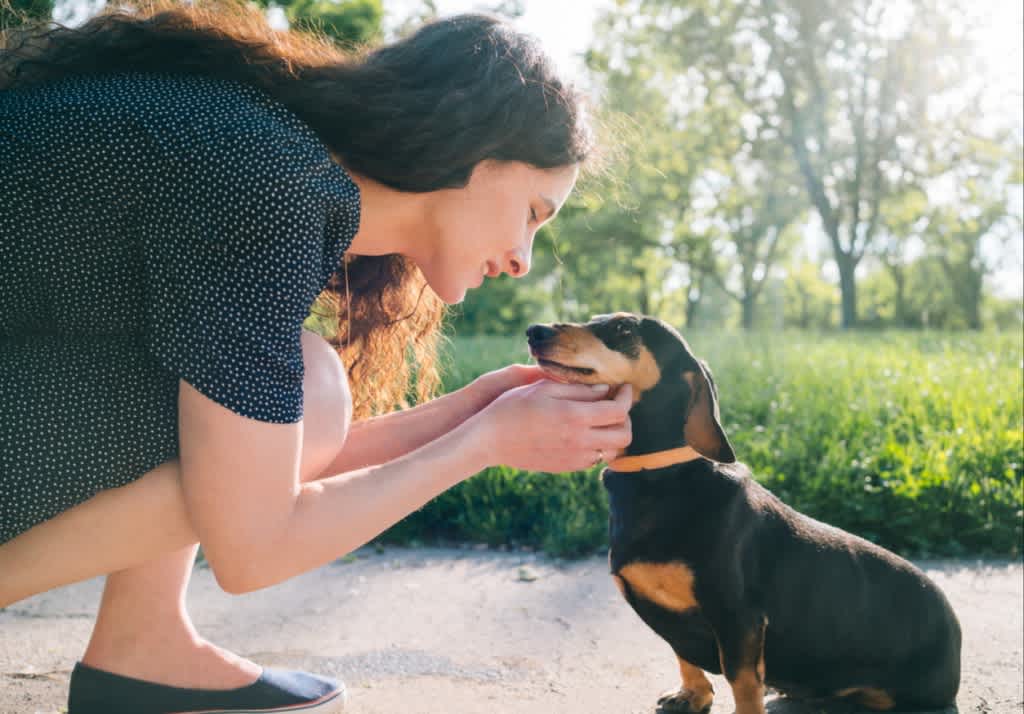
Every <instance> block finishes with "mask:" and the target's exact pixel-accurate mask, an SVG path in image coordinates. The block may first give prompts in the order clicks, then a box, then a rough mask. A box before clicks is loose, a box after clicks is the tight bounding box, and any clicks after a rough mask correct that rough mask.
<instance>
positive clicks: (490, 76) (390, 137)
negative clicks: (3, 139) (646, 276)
mask: <svg viewBox="0 0 1024 714" xmlns="http://www.w3.org/2000/svg"><path fill="white" fill-rule="evenodd" d="M3 2H4V0H0V3H3ZM52 24H53V25H55V26H54V27H51V26H50V25H51V23H44V22H42V21H38V20H31V19H29V18H27V17H26V18H24V19H23V21H22V24H20V25H14V26H12V27H9V28H7V29H6V30H4V31H3V32H2V33H0V90H6V89H13V88H22V87H28V86H31V85H33V84H37V83H40V82H45V81H47V80H50V79H53V78H57V77H61V76H65V75H72V74H78V75H81V74H95V73H103V72H114V71H118V70H125V69H131V70H136V71H146V70H153V71H160V72H181V73H191V74H200V75H204V76H213V77H222V78H229V79H234V80H239V81H242V82H245V83H247V84H249V85H253V86H255V87H258V88H259V89H261V90H263V91H264V92H266V93H267V94H268V95H270V96H271V97H272V98H274V99H276V100H277V101H279V102H281V103H282V104H283V105H285V106H286V107H288V109H290V110H291V111H292V112H294V113H295V114H296V115H297V116H298V117H299V118H300V119H302V120H303V121H304V122H306V123H307V124H308V125H309V126H310V127H311V128H312V129H313V130H314V131H315V132H316V133H317V134H318V136H319V137H320V139H321V140H322V141H323V143H324V144H325V145H326V146H327V147H328V148H329V149H330V151H331V153H332V155H334V157H335V158H336V159H337V160H339V161H340V162H341V163H342V164H343V165H344V166H346V167H348V168H350V169H352V170H353V171H356V172H358V173H361V174H363V175H366V176H369V177H371V178H373V179H375V180H377V181H380V182H381V183H384V184H386V185H388V186H391V187H393V188H395V189H398V190H402V191H410V192H424V191H434V190H438V189H444V188H459V187H462V186H465V185H466V183H467V182H468V181H469V177H470V174H471V173H472V171H473V168H474V166H476V164H477V163H479V162H480V161H482V160H484V159H494V160H499V161H521V162H525V163H527V164H530V165H532V166H535V167H537V168H555V167H561V166H567V165H572V164H583V163H584V160H585V159H586V158H587V156H588V154H589V153H590V151H591V149H592V139H591V133H590V131H589V129H588V123H587V121H586V117H585V112H584V106H585V104H584V101H583V98H582V96H581V95H580V94H578V93H577V92H576V91H575V90H574V89H573V88H572V87H571V86H569V85H567V84H566V83H564V82H563V81H562V80H561V79H560V78H559V77H558V75H557V72H556V71H555V68H554V65H553V63H552V62H551V61H550V59H549V58H548V57H547V56H546V55H545V53H544V52H543V51H542V49H541V48H540V46H539V44H538V43H537V42H536V40H534V39H533V38H532V37H530V36H529V35H525V34H522V33H520V32H518V31H516V30H515V29H514V28H512V27H511V26H510V25H508V24H507V23H505V22H503V21H502V20H500V19H498V18H496V17H492V16H489V15H485V14H465V15H458V16H454V17H448V18H443V19H439V20H436V21H433V22H430V23H428V24H426V25H424V26H423V27H422V28H420V29H419V30H418V31H416V32H415V33H413V34H412V35H410V36H408V37H406V38H404V39H401V40H399V41H397V42H394V43H392V44H388V45H384V46H381V47H377V48H374V49H370V48H361V49H358V48H357V49H355V50H349V51H346V50H343V49H341V48H340V47H339V46H338V45H337V44H336V43H335V42H334V41H333V40H332V39H330V38H329V37H327V36H326V35H324V34H322V33H318V32H316V31H309V32H304V31H300V30H296V29H293V30H289V31H279V30H275V29H274V28H272V27H271V26H270V25H269V24H268V22H267V19H266V17H265V15H264V14H263V12H262V11H261V10H260V9H259V8H258V7H256V6H255V5H252V4H249V3H246V2H245V1H244V0H194V2H191V3H188V4H184V3H181V2H180V1H179V0H131V1H129V2H120V3H116V2H112V3H111V4H109V5H108V6H107V7H105V8H104V9H103V10H102V11H101V12H100V13H99V14H98V15H96V16H94V17H93V18H91V19H90V20H88V21H87V22H86V23H84V24H83V25H81V26H80V27H77V28H69V27H66V26H64V25H61V24H59V23H52ZM345 274H347V278H346V277H345ZM346 280H347V281H348V285H347V287H348V288H349V290H348V294H349V296H350V299H351V312H350V313H349V312H348V310H347V308H346V301H345V287H346ZM314 314H315V315H318V316H321V317H324V316H327V318H328V321H329V323H330V324H331V325H332V326H333V328H334V329H332V330H331V331H330V332H332V333H333V334H327V335H325V336H326V337H328V339H329V340H331V342H332V343H333V344H334V345H335V348H336V349H337V351H338V353H339V355H341V357H342V358H343V360H344V361H345V363H346V365H347V367H348V370H349V374H350V376H351V378H352V392H353V398H354V403H355V414H356V417H357V418H359V417H363V416H366V415H368V414H371V413H374V412H379V411H387V410H390V409H391V408H393V407H395V406H396V405H404V404H405V403H406V397H407V396H408V395H409V392H410V388H411V385H413V383H415V390H416V394H417V396H418V398H420V399H426V398H429V397H430V396H432V394H433V393H434V392H435V391H436V389H437V386H438V384H439V376H438V370H437V345H438V339H439V336H440V327H441V324H442V322H443V318H444V315H445V306H444V303H443V302H442V301H441V300H440V299H439V298H438V297H437V296H436V295H434V294H433V292H432V291H430V290H429V289H427V285H426V281H425V280H424V278H423V275H422V274H421V273H420V271H419V269H418V268H417V267H416V265H415V264H414V263H412V261H411V260H409V259H408V258H405V257H404V256H401V255H386V256H352V257H350V258H346V270H345V271H344V274H343V271H341V270H339V271H338V274H336V275H335V276H334V277H333V278H332V279H331V281H330V282H329V284H328V286H327V288H326V289H325V291H324V293H323V294H322V295H321V296H320V297H319V298H318V300H317V302H316V303H315V304H314ZM410 353H411V356H412V364H410V360H409V356H410ZM413 365H414V366H415V370H414V369H413Z"/></svg>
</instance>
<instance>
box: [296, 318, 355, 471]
mask: <svg viewBox="0 0 1024 714" xmlns="http://www.w3.org/2000/svg"><path fill="white" fill-rule="evenodd" d="M302 361H303V365H304V367H305V372H306V374H305V377H304V379H303V383H302V389H303V420H302V421H303V428H302V461H303V464H302V473H303V477H304V480H305V479H308V478H315V477H316V476H317V475H319V474H320V472H321V471H322V470H323V469H325V468H326V467H327V466H328V465H330V463H331V461H333V460H334V457H335V456H336V455H337V454H338V452H339V451H341V448H342V447H343V446H344V444H345V439H346V437H347V436H348V431H349V427H350V426H351V425H352V393H351V391H350V390H349V385H348V375H347V374H346V372H345V365H344V363H342V361H341V357H339V356H338V353H337V352H335V350H334V347H332V346H331V345H330V343H328V342H327V340H325V339H324V338H322V337H321V336H320V335H318V334H316V333H315V332H310V331H309V330H306V329H303V330H302Z"/></svg>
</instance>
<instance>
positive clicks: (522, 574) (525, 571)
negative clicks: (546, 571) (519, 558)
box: [517, 565, 540, 583]
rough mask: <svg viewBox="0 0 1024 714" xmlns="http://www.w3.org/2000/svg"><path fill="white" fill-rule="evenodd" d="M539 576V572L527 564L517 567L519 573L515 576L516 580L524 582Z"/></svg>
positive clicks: (531, 580) (529, 581)
mask: <svg viewBox="0 0 1024 714" xmlns="http://www.w3.org/2000/svg"><path fill="white" fill-rule="evenodd" d="M539 577H540V574H539V573H538V572H537V571H536V570H534V569H533V568H531V567H530V566H529V565H524V566H522V567H520V568H519V575H518V577H517V580H521V581H523V582H526V583H531V582H533V581H534V580H536V579H537V578H539Z"/></svg>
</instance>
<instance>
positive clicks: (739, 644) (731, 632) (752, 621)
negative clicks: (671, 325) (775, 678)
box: [716, 613, 768, 714]
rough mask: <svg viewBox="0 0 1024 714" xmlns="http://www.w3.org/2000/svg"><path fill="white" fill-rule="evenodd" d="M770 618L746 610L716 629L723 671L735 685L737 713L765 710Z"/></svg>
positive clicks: (734, 696)
mask: <svg viewBox="0 0 1024 714" xmlns="http://www.w3.org/2000/svg"><path fill="white" fill-rule="evenodd" d="M767 625H768V619H767V618H766V617H765V616H764V615H763V614H761V613H758V614H752V613H746V614H745V616H740V617H737V618H735V619H732V620H731V622H730V623H729V624H727V625H726V626H725V627H723V628H721V629H719V630H716V635H717V637H718V656H719V659H720V660H721V663H722V673H723V674H724V675H725V678H726V679H727V680H728V681H729V686H730V687H732V696H733V699H735V700H736V714H764V694H765V688H764V631H765V628H766V627H767Z"/></svg>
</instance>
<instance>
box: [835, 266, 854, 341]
mask: <svg viewBox="0 0 1024 714" xmlns="http://www.w3.org/2000/svg"><path fill="white" fill-rule="evenodd" d="M836 264H837V265H838V266H839V291H840V293H841V296H842V303H843V328H844V329H849V328H851V327H856V326H857V282H856V280H855V277H854V271H856V269H857V263H856V261H855V260H853V259H852V258H851V257H850V256H849V255H847V254H842V253H836Z"/></svg>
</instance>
